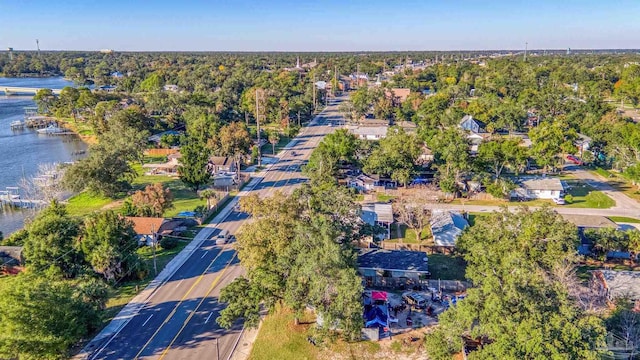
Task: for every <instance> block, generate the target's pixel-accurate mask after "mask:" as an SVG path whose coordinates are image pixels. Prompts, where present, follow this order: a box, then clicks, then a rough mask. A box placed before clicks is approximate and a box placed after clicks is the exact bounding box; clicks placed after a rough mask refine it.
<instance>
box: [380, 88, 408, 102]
mask: <svg viewBox="0 0 640 360" xmlns="http://www.w3.org/2000/svg"><path fill="white" fill-rule="evenodd" d="M410 94H411V90H410V89H407V88H392V89H385V90H384V96H385V97H386V98H387V99H389V100H391V102H392V103H393V105H396V106H397V105H400V104H402V103H403V102H405V101H406V100H407V98H408V97H409V95H410Z"/></svg>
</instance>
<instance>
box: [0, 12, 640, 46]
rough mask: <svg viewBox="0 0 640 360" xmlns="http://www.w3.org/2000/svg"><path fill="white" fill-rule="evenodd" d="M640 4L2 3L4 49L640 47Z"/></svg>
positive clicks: (0, 30)
mask: <svg viewBox="0 0 640 360" xmlns="http://www.w3.org/2000/svg"><path fill="white" fill-rule="evenodd" d="M639 15H640V0H628V1H627V0H598V1H592V0H555V1H549V0H528V1H521V0H511V1H491V0H484V1H480V0H467V1H463V0H440V1H434V0H422V1H420V0H403V1H389V0H387V1H384V0H315V1H308V0H299V1H289V0H226V1H219V0H209V1H195V0H173V1H167V0H155V1H151V0H128V1H124V0H100V1H95V0H82V1H78V0H57V1H51V0H0V49H3V50H4V49H6V48H7V47H13V48H14V49H16V50H32V49H35V46H36V44H35V39H39V40H40V48H41V49H42V50H99V49H113V50H115V51H300V52H302V51H400V50H498V49H523V48H524V47H525V43H528V48H529V49H566V48H572V49H621V48H640V21H639V20H638V19H639V18H638V16H639Z"/></svg>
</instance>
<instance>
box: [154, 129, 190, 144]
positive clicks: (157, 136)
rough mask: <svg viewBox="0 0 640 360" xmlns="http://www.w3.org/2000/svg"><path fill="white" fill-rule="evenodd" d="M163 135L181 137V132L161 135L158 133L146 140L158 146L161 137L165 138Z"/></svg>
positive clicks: (164, 132) (168, 132)
mask: <svg viewBox="0 0 640 360" xmlns="http://www.w3.org/2000/svg"><path fill="white" fill-rule="evenodd" d="M165 135H175V136H180V135H182V133H181V132H179V131H175V130H169V131H163V132H161V133H158V134H154V135H151V136H149V137H148V138H147V140H148V141H149V142H153V143H156V144H160V139H162V137H163V136H165Z"/></svg>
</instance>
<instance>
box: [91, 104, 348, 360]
mask: <svg viewBox="0 0 640 360" xmlns="http://www.w3.org/2000/svg"><path fill="white" fill-rule="evenodd" d="M337 108H338V102H337V101H336V102H334V103H333V104H330V105H329V106H328V107H327V108H326V109H325V110H324V111H323V112H322V113H321V114H320V115H319V116H318V117H316V119H315V120H314V121H313V122H312V123H311V124H310V125H309V126H308V127H306V128H304V129H303V130H302V131H301V132H300V134H299V136H298V137H297V138H296V139H294V142H293V143H290V144H291V146H290V147H289V148H286V149H285V150H284V151H283V152H282V153H281V154H280V159H279V161H278V162H277V163H275V164H273V165H271V166H270V168H268V170H266V171H265V172H263V177H262V179H261V181H260V182H259V183H257V184H256V185H255V186H254V187H253V188H252V189H249V190H248V191H246V192H244V194H243V195H247V194H254V193H258V194H259V195H260V196H264V197H266V196H270V195H272V194H273V193H274V192H275V191H283V192H290V191H292V190H293V189H294V188H295V187H296V186H298V185H299V184H301V183H303V182H304V181H305V178H304V177H303V175H302V173H301V172H300V168H301V166H302V165H303V164H304V163H305V162H306V161H307V160H308V158H309V156H310V154H311V152H312V151H313V149H315V148H316V147H317V145H318V143H319V142H320V141H321V140H322V138H323V137H324V136H325V135H326V134H328V133H329V132H331V131H332V130H333V129H334V127H331V126H328V125H327V124H328V122H336V121H339V120H340V119H341V116H340V114H339V112H338V110H337ZM235 203H236V202H235V201H234V202H232V203H231V204H230V205H229V206H231V207H232V206H234V205H235ZM247 219H248V216H247V214H244V213H241V212H238V211H235V210H231V212H230V213H229V215H228V216H227V217H226V218H225V219H224V220H223V221H222V222H221V223H220V224H219V225H218V226H217V227H216V228H215V229H212V230H213V231H209V233H210V235H208V239H206V240H204V241H203V242H202V244H201V245H200V246H199V247H198V248H197V249H196V250H195V251H193V253H192V254H191V256H190V257H189V258H188V259H187V260H186V262H185V263H184V264H183V265H182V266H181V267H180V268H179V269H178V270H177V271H176V272H175V273H174V274H173V275H172V276H171V277H170V278H169V279H168V281H166V282H165V283H163V284H161V285H160V286H159V287H158V288H157V289H156V290H155V291H154V292H153V294H152V295H151V296H150V298H149V299H147V301H146V303H145V305H144V306H143V307H142V308H141V309H140V310H139V311H138V312H137V313H136V314H134V315H133V316H132V317H131V319H130V320H129V322H128V323H127V324H126V325H125V326H124V327H122V328H121V329H120V330H119V331H118V332H117V333H115V334H114V335H113V336H111V337H109V338H107V339H105V340H104V341H103V343H102V344H101V345H100V346H98V347H96V348H95V350H94V351H93V352H92V353H91V354H89V356H88V358H89V359H92V360H93V359H228V358H229V357H230V356H231V354H232V352H233V349H234V348H235V346H236V344H237V342H238V340H239V337H240V335H241V328H242V326H241V324H237V325H236V326H235V327H234V328H232V329H229V330H226V329H221V328H220V327H219V326H218V324H217V323H216V321H215V320H216V318H217V317H218V314H219V312H220V310H222V309H223V305H222V304H220V303H219V302H218V301H217V299H218V296H219V294H220V289H221V288H222V287H224V286H225V285H226V284H228V283H230V282H231V281H233V279H235V278H236V277H238V276H239V275H241V274H242V273H243V269H242V267H241V266H240V265H239V261H238V258H237V253H236V251H235V250H234V247H233V244H226V245H222V246H220V245H216V244H215V237H216V235H217V234H218V233H219V232H220V230H222V229H224V230H228V231H229V232H230V233H231V234H234V233H236V232H237V230H238V229H239V228H240V226H242V224H243V223H244V222H245V221H247ZM209 233H207V234H209Z"/></svg>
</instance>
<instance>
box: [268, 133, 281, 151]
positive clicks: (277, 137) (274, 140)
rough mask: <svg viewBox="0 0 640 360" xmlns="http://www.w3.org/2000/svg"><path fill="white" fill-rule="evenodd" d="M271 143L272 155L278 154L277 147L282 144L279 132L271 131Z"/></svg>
mask: <svg viewBox="0 0 640 360" xmlns="http://www.w3.org/2000/svg"><path fill="white" fill-rule="evenodd" d="M268 138H269V142H270V143H271V153H272V154H274V155H275V154H276V145H278V143H279V142H280V133H279V132H278V131H275V130H274V131H269V136H268Z"/></svg>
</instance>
